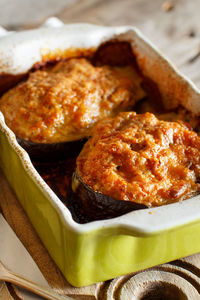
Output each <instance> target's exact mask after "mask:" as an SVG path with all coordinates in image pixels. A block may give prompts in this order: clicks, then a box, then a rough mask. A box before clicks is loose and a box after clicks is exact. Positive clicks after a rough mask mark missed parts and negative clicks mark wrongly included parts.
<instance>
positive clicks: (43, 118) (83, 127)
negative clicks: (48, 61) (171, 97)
mask: <svg viewBox="0 0 200 300" xmlns="http://www.w3.org/2000/svg"><path fill="white" fill-rule="evenodd" d="M143 95H144V92H143V91H142V89H141V88H140V78H139V76H138V75H137V76H136V71H135V70H134V69H133V67H130V66H125V67H111V66H99V67H94V66H93V65H92V64H91V63H90V62H89V61H88V60H87V59H85V58H72V59H69V60H67V61H61V62H59V63H57V64H56V65H55V66H53V67H51V68H50V69H48V68H44V69H43V70H37V71H35V72H33V73H30V75H29V78H28V80H27V81H25V82H23V83H21V84H19V85H18V86H16V87H15V88H13V89H11V90H10V91H8V92H7V93H6V94H4V95H3V97H2V98H1V100H0V109H1V110H2V112H3V114H4V116H5V119H6V123H7V125H8V126H9V127H10V128H11V129H12V130H13V131H14V132H15V133H16V135H17V136H18V137H20V138H23V139H27V140H31V141H33V142H39V143H41V142H42V143H54V142H62V141H68V140H76V139H79V138H81V137H85V136H87V135H89V134H90V130H91V127H92V126H93V125H94V124H95V123H96V122H97V121H98V120H99V119H102V118H104V117H105V116H110V115H115V114H116V113H117V112H118V111H119V110H126V109H127V108H128V107H130V106H132V105H134V104H135V102H136V100H138V99H140V98H141V97H143Z"/></svg>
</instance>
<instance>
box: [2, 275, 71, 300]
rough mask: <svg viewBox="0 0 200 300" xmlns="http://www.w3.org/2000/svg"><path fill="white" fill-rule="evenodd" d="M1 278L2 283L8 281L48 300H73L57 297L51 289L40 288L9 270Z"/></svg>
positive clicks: (61, 296) (62, 296) (66, 297)
mask: <svg viewBox="0 0 200 300" xmlns="http://www.w3.org/2000/svg"><path fill="white" fill-rule="evenodd" d="M3 277H4V278H2V279H3V280H4V281H8V282H10V283H13V284H16V285H18V286H20V287H22V288H24V289H27V290H29V291H31V292H33V293H35V294H37V295H39V296H42V297H44V298H46V299H49V300H73V299H72V298H70V297H68V296H64V295H59V294H58V293H56V292H54V291H53V290H52V289H51V288H48V287H41V286H39V285H37V284H35V283H33V282H31V281H29V280H28V279H25V278H23V277H22V276H20V275H18V274H15V273H13V272H11V271H9V270H7V274H5V275H4V276H3Z"/></svg>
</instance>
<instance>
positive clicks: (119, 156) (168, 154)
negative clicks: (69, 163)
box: [72, 112, 200, 221]
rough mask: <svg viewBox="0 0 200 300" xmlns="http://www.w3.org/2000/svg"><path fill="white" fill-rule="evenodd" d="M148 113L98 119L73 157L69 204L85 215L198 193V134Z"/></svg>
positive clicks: (91, 216)
mask: <svg viewBox="0 0 200 300" xmlns="http://www.w3.org/2000/svg"><path fill="white" fill-rule="evenodd" d="M190 128H191V126H190V125H187V124H186V123H183V122H182V123H178V122H168V121H162V120H159V119H158V118H157V117H156V116H155V115H154V114H152V113H144V114H136V113H135V112H124V113H119V115H118V116H116V117H113V118H107V119H105V120H103V121H100V122H99V123H98V124H97V125H96V127H95V128H94V129H93V135H92V138H90V139H89V140H88V141H87V142H86V144H85V145H84V147H83V149H82V151H81V153H80V154H79V156H78V158H77V168H76V171H75V173H74V175H73V182H72V190H73V197H72V198H73V200H72V201H73V202H74V207H75V208H76V209H77V211H79V214H83V215H85V216H86V220H87V221H88V220H95V219H104V218H111V217H115V216H119V215H122V214H124V213H127V212H130V211H131V210H135V209H143V208H147V207H153V206H160V205H164V204H169V203H172V202H177V201H180V200H184V199H186V198H189V197H191V196H193V195H194V194H196V193H198V192H199V190H200V184H199V183H198V179H199V176H200V137H199V136H198V135H197V133H195V132H194V131H192V130H190Z"/></svg>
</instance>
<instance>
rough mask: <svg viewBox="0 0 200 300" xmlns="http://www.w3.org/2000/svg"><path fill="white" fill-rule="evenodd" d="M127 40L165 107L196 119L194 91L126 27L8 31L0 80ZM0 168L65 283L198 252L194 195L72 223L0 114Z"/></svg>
mask: <svg viewBox="0 0 200 300" xmlns="http://www.w3.org/2000/svg"><path fill="white" fill-rule="evenodd" d="M113 38H114V39H117V40H120V41H129V42H130V43H131V46H132V49H133V52H134V54H135V56H136V59H137V63H138V65H139V67H140V68H141V70H142V72H143V74H144V75H145V76H147V77H149V78H151V79H152V80H153V81H154V82H156V83H157V86H158V88H159V90H160V92H161V94H162V97H163V99H164V102H165V105H166V107H167V108H175V107H176V106H177V105H178V104H181V105H183V106H184V107H186V108H187V109H188V110H190V111H192V112H195V113H197V114H199V113H200V92H199V91H198V90H197V89H196V88H195V86H194V85H193V84H192V82H190V81H189V80H187V79H186V78H184V77H183V76H182V75H181V74H180V73H179V72H178V71H177V70H176V69H175V68H174V67H173V66H172V65H171V64H170V63H169V62H168V61H167V60H166V59H165V58H164V57H163V56H162V55H161V54H160V53H159V52H158V51H157V50H156V48H155V47H154V46H152V45H151V43H150V42H149V41H147V40H146V38H144V37H143V36H142V35H141V33H140V32H139V31H138V30H137V29H135V28H133V27H129V26H128V27H127V26H126V27H102V26H95V25H89V24H73V25H65V26H62V27H60V28H40V29H36V30H30V31H25V32H20V33H13V34H11V35H9V36H5V37H2V38H1V39H0V74H5V73H6V74H12V75H16V74H22V73H25V72H27V71H28V70H29V69H30V68H31V67H32V66H33V65H34V64H35V63H37V62H40V61H42V60H45V58H46V57H48V58H49V57H54V56H55V55H57V57H58V56H59V55H61V56H62V55H63V53H67V52H66V50H67V49H77V48H81V49H85V48H87V49H90V48H95V47H97V46H98V45H99V44H101V43H102V42H105V41H107V40H110V39H113ZM0 165H1V168H2V169H3V171H4V173H5V175H6V177H7V179H8V181H9V183H10V185H11V186H12V188H13V189H14V191H15V193H16V195H17V197H18V199H19V201H20V203H21V205H22V206H23V208H24V210H25V211H26V213H27V215H28V217H29V219H30V221H31V222H32V224H33V226H34V227H35V229H36V231H37V232H38V234H39V236H40V238H41V240H42V242H43V243H44V245H45V247H46V248H47V250H48V251H49V253H50V255H51V257H52V258H53V259H54V261H55V262H56V264H57V265H58V267H59V268H60V270H61V271H62V273H63V274H64V276H65V277H66V278H67V280H68V281H69V282H70V283H71V284H72V285H75V286H83V285H89V284H92V283H95V282H98V281H103V280H107V279H110V278H113V277H116V276H119V275H122V274H126V273H130V272H135V271H138V270H141V269H145V268H148V267H151V266H154V265H157V264H161V263H164V262H168V261H170V260H174V259H177V258H180V257H183V256H187V255H190V254H193V253H195V252H198V251H200V241H199V236H200V196H196V197H193V198H191V199H188V200H185V201H183V202H180V203H175V204H170V205H166V206H162V207H158V208H152V209H146V210H140V211H134V212H131V213H128V214H126V215H123V216H120V217H117V218H113V219H110V220H103V221H95V222H90V223H87V224H79V223H76V222H75V221H74V220H73V219H72V216H71V213H70V211H69V210H68V209H67V208H66V207H65V205H64V204H63V203H62V202H61V201H60V200H59V199H58V197H57V196H56V195H55V194H54V192H53V191H52V190H51V189H50V188H49V186H48V185H47V184H46V183H45V182H44V181H43V179H42V178H41V177H40V175H39V174H38V173H37V171H36V170H35V169H34V167H33V165H32V163H31V161H30V159H29V156H28V154H27V153H26V152H25V151H24V150H23V149H22V148H21V147H20V146H19V144H18V143H17V141H16V138H15V135H14V133H13V132H12V131H11V130H10V129H9V128H8V127H7V126H6V125H5V122H4V117H3V115H2V114H0Z"/></svg>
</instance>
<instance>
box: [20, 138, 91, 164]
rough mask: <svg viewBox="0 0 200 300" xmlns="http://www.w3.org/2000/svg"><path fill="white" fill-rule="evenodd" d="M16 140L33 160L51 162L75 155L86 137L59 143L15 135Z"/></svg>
mask: <svg viewBox="0 0 200 300" xmlns="http://www.w3.org/2000/svg"><path fill="white" fill-rule="evenodd" d="M17 141H18V143H19V144H20V146H22V148H24V150H26V151H27V152H28V154H29V156H30V158H31V160H33V161H38V162H39V161H42V162H51V161H59V160H64V159H66V158H71V157H75V156H77V155H78V154H79V153H80V151H81V149H82V147H83V145H84V144H85V142H86V141H87V139H86V138H85V139H80V140H75V141H71V142H61V143H51V144H50V143H46V144H45V143H35V142H31V141H28V140H24V139H21V138H18V137H17Z"/></svg>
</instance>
